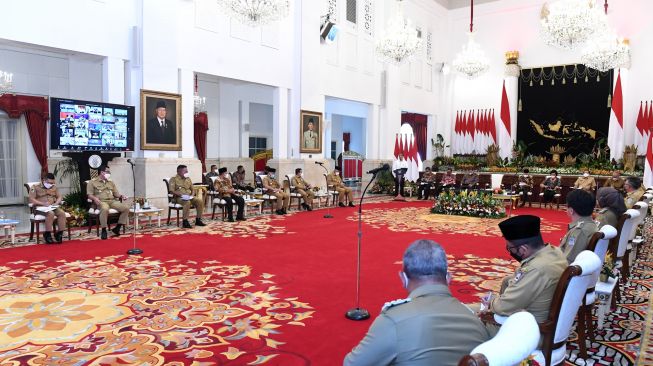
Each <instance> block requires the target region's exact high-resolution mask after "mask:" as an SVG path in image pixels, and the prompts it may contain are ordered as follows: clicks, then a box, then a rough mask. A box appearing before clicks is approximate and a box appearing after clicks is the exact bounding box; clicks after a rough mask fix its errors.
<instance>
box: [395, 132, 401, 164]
mask: <svg viewBox="0 0 653 366" xmlns="http://www.w3.org/2000/svg"><path fill="white" fill-rule="evenodd" d="M400 152H401V147H400V146H399V134H396V135H395V151H394V155H395V159H399V153H400Z"/></svg>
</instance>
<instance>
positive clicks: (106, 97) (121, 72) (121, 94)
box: [102, 57, 125, 104]
mask: <svg viewBox="0 0 653 366" xmlns="http://www.w3.org/2000/svg"><path fill="white" fill-rule="evenodd" d="M102 100H103V101H104V102H107V103H115V104H125V61H124V60H122V59H120V58H117V57H105V58H104V60H102Z"/></svg>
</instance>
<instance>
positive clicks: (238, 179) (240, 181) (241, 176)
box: [232, 165, 254, 192]
mask: <svg viewBox="0 0 653 366" xmlns="http://www.w3.org/2000/svg"><path fill="white" fill-rule="evenodd" d="M232 179H233V184H234V187H236V189H240V190H243V191H247V192H253V191H254V188H252V186H250V185H249V184H247V183H245V168H243V166H242V165H238V167H237V168H236V171H235V172H234V173H233V174H232Z"/></svg>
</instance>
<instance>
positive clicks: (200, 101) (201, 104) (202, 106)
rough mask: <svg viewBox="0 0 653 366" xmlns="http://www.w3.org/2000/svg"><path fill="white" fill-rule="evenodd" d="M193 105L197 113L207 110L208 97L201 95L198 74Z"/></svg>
mask: <svg viewBox="0 0 653 366" xmlns="http://www.w3.org/2000/svg"><path fill="white" fill-rule="evenodd" d="M193 107H194V111H195V114H198V113H202V112H206V98H205V97H200V93H199V91H198V89H197V75H195V92H194V93H193Z"/></svg>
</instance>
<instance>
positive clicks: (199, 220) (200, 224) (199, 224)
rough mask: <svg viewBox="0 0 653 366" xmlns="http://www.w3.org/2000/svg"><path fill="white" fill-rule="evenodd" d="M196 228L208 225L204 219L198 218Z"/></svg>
mask: <svg viewBox="0 0 653 366" xmlns="http://www.w3.org/2000/svg"><path fill="white" fill-rule="evenodd" d="M195 226H206V224H205V223H204V222H202V219H200V218H197V219H195Z"/></svg>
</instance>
